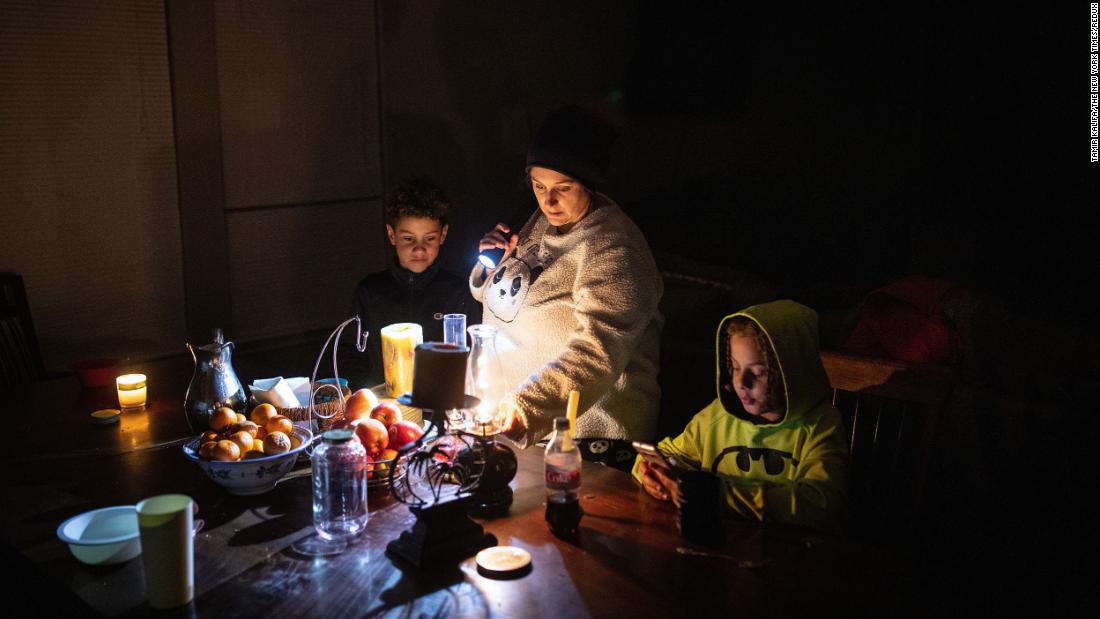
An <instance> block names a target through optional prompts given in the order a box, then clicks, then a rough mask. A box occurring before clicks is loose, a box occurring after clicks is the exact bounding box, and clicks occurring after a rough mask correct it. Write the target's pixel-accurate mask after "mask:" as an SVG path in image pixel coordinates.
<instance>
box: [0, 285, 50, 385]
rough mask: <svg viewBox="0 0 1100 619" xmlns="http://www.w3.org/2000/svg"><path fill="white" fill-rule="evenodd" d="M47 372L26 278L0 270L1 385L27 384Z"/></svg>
mask: <svg viewBox="0 0 1100 619" xmlns="http://www.w3.org/2000/svg"><path fill="white" fill-rule="evenodd" d="M44 375H45V367H44V365H43V363H42V353H41V351H40V350H39V348H38V337H37V336H36V335H35V332H34V322H33V321H32V320H31V309H30V304H29V303H28V302H27V291H26V288H25V287H24V285H23V278H22V277H21V276H19V275H17V274H15V273H0V387H4V388H7V387H11V386H14V385H21V384H26V383H28V382H31V381H34V380H38V379H40V378H42V377H43V376H44Z"/></svg>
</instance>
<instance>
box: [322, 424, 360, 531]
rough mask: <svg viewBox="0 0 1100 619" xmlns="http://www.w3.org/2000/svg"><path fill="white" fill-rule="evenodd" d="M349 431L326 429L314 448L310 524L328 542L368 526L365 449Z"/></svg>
mask: <svg viewBox="0 0 1100 619" xmlns="http://www.w3.org/2000/svg"><path fill="white" fill-rule="evenodd" d="M354 437H355V433H354V432H353V431H352V430H347V429H338V430H329V431H327V432H325V433H324V434H323V435H322V437H321V444H320V445H319V446H318V447H317V448H316V449H314V450H313V455H311V456H310V461H311V463H312V465H313V526H314V527H316V529H317V535H319V536H320V537H321V539H324V540H328V541H335V540H347V539H350V538H352V537H355V536H356V535H358V534H360V533H362V532H363V530H364V529H365V528H366V527H367V451H366V449H364V448H363V445H362V443H360V442H359V441H357V440H352V439H353V438H354Z"/></svg>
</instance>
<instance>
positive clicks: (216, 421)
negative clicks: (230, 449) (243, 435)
mask: <svg viewBox="0 0 1100 619" xmlns="http://www.w3.org/2000/svg"><path fill="white" fill-rule="evenodd" d="M235 423H237V413H236V412H235V411H234V410H233V409H231V408H229V407H228V406H223V407H221V408H219V409H218V410H216V411H214V414H213V415H210V429H211V430H216V431H221V430H224V429H226V428H228V427H229V426H231V425H233V424H235Z"/></svg>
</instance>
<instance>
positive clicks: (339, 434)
mask: <svg viewBox="0 0 1100 619" xmlns="http://www.w3.org/2000/svg"><path fill="white" fill-rule="evenodd" d="M353 436H355V432H353V431H352V430H347V429H344V428H338V429H336V430H329V431H327V432H325V433H324V434H322V435H321V438H322V439H323V440H324V441H325V442H326V443H344V442H347V441H350V440H351V437H353Z"/></svg>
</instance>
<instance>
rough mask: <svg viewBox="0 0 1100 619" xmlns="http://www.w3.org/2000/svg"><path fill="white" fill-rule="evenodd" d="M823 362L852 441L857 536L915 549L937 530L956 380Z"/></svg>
mask: <svg viewBox="0 0 1100 619" xmlns="http://www.w3.org/2000/svg"><path fill="white" fill-rule="evenodd" d="M821 360H822V363H823V364H824V366H825V371H826V373H827V374H828V376H829V382H830V384H831V386H832V387H833V404H834V406H836V407H837V409H838V410H839V411H840V413H841V417H842V418H843V419H844V423H845V426H846V428H847V429H848V433H849V449H850V454H851V458H850V462H849V470H848V474H849V478H848V488H849V523H848V524H849V534H850V535H852V536H853V537H857V538H862V539H865V540H868V541H874V542H886V543H891V544H894V543H901V544H909V543H913V542H914V541H916V540H917V538H918V537H920V536H921V535H922V533H923V532H926V531H927V530H928V529H929V526H928V525H933V524H934V523H933V522H932V520H933V519H934V518H935V516H934V515H932V514H931V513H930V512H929V510H928V509H927V508H928V507H929V505H930V502H929V501H928V500H927V498H928V497H927V495H926V492H925V491H926V487H927V484H928V481H929V476H930V470H931V466H932V463H933V459H934V458H935V450H936V446H937V440H936V437H937V425H938V422H939V418H940V414H941V411H942V410H943V409H944V406H945V405H946V403H947V400H948V398H950V396H951V394H952V393H953V390H954V387H955V384H956V377H955V374H954V373H953V372H952V370H951V369H950V368H948V367H945V366H938V365H913V364H907V363H904V362H899V361H893V360H889V359H879V358H871V357H860V356H856V355H851V354H847V353H839V352H833V351H823V352H822V354H821Z"/></svg>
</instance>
